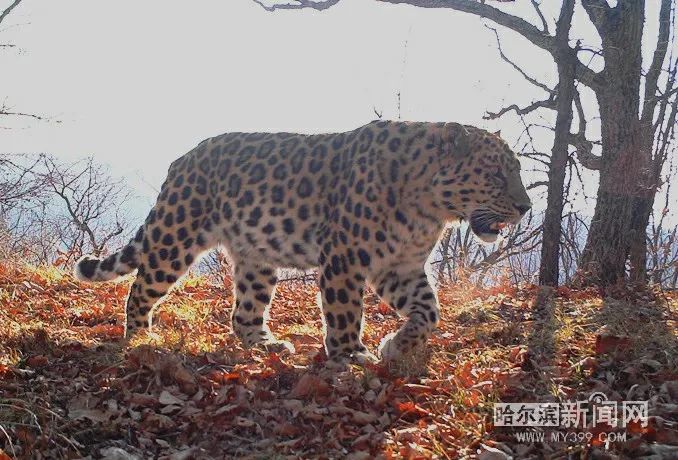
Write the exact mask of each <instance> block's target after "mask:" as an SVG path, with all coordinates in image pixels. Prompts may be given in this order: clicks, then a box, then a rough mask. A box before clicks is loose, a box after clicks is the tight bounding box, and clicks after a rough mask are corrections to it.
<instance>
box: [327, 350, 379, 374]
mask: <svg viewBox="0 0 678 460" xmlns="http://www.w3.org/2000/svg"><path fill="white" fill-rule="evenodd" d="M377 361H378V359H377V357H376V356H374V354H372V353H370V352H369V351H367V349H366V348H365V347H364V346H363V347H362V349H358V350H354V351H352V352H351V353H340V354H338V355H336V356H333V357H332V358H330V359H328V360H327V367H329V368H332V369H342V368H345V367H346V366H347V365H349V364H359V365H362V366H364V365H366V364H374V363H376V362H377Z"/></svg>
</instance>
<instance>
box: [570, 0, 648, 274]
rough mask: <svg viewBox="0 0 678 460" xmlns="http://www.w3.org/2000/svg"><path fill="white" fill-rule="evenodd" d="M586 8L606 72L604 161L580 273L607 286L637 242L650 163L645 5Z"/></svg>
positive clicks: (628, 0) (622, 2)
mask: <svg viewBox="0 0 678 460" xmlns="http://www.w3.org/2000/svg"><path fill="white" fill-rule="evenodd" d="M584 7H585V8H587V12H588V13H589V16H590V17H591V20H592V21H593V23H594V25H595V26H596V28H597V29H598V32H599V33H600V36H601V38H602V41H603V55H604V58H605V70H603V72H602V74H601V75H600V76H601V80H603V81H604V82H605V84H604V85H600V86H598V88H597V89H596V97H597V99H598V105H599V107H600V121H601V135H602V136H601V140H602V147H603V148H602V152H603V153H602V156H603V159H602V160H603V161H602V164H601V168H600V184H599V188H598V199H597V202H596V209H595V212H594V215H593V219H592V221H591V227H590V229H589V235H588V239H587V241H586V247H585V248H584V253H583V255H582V261H581V269H582V272H583V273H585V274H587V275H589V276H590V277H591V278H589V279H587V281H588V282H593V283H599V284H602V285H610V284H614V283H616V282H618V281H621V280H623V279H624V278H625V269H626V260H627V258H628V255H629V251H630V248H631V245H632V243H633V242H634V241H636V240H637V239H638V235H634V233H637V232H635V229H636V228H637V227H638V226H639V225H640V224H641V222H640V220H642V219H637V218H636V222H635V225H634V215H635V216H637V215H638V212H637V210H638V209H641V208H643V207H644V205H643V200H647V199H648V196H647V195H648V191H644V190H643V189H644V185H645V184H647V182H648V181H647V177H646V176H647V175H648V173H649V167H650V164H649V163H650V162H649V161H648V160H649V158H646V156H645V155H643V154H642V153H643V152H642V151H641V150H642V142H641V135H642V130H641V125H640V120H639V117H638V115H639V109H640V98H639V94H640V78H641V39H642V34H643V25H644V22H645V1H644V0H619V2H618V5H617V7H616V8H614V9H604V10H601V9H600V7H601V5H599V4H598V2H596V1H593V0H588V1H585V2H584ZM622 50H623V52H621V51H622ZM653 195H654V191H652V195H650V198H651V197H652V196H653ZM634 227H635V228H634ZM643 238H644V229H643Z"/></svg>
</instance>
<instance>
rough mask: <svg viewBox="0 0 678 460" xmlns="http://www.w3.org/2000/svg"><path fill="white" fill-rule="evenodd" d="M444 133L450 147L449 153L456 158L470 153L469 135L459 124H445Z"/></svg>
mask: <svg viewBox="0 0 678 460" xmlns="http://www.w3.org/2000/svg"><path fill="white" fill-rule="evenodd" d="M445 133H446V136H445V137H446V138H447V142H449V144H450V147H451V151H452V152H451V153H452V154H453V155H455V156H458V157H465V156H467V155H468V154H469V153H471V146H470V134H469V132H468V130H467V129H466V128H465V127H464V125H461V124H459V123H446V124H445Z"/></svg>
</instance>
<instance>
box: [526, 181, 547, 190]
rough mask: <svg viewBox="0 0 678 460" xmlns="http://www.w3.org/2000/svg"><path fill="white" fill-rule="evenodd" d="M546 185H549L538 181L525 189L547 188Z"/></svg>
mask: <svg viewBox="0 0 678 460" xmlns="http://www.w3.org/2000/svg"><path fill="white" fill-rule="evenodd" d="M548 185H549V182H548V181H546V180H540V181H537V182H533V183H531V184H530V185H528V186H527V187H525V189H527V190H532V189H535V188H538V187H548Z"/></svg>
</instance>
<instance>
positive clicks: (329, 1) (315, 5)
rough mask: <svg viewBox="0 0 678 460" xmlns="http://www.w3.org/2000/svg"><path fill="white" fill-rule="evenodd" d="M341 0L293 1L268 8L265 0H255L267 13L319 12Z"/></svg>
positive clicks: (275, 4)
mask: <svg viewBox="0 0 678 460" xmlns="http://www.w3.org/2000/svg"><path fill="white" fill-rule="evenodd" d="M339 1H340V0H320V1H313V0H293V3H274V4H272V5H269V6H267V5H266V4H265V3H264V1H263V0H254V3H256V4H257V5H259V6H260V7H262V8H263V9H265V10H266V11H275V10H300V9H303V8H311V9H314V10H317V11H322V10H326V9H328V8H331V7H333V6H334V5H336V4H337V3H339Z"/></svg>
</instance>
